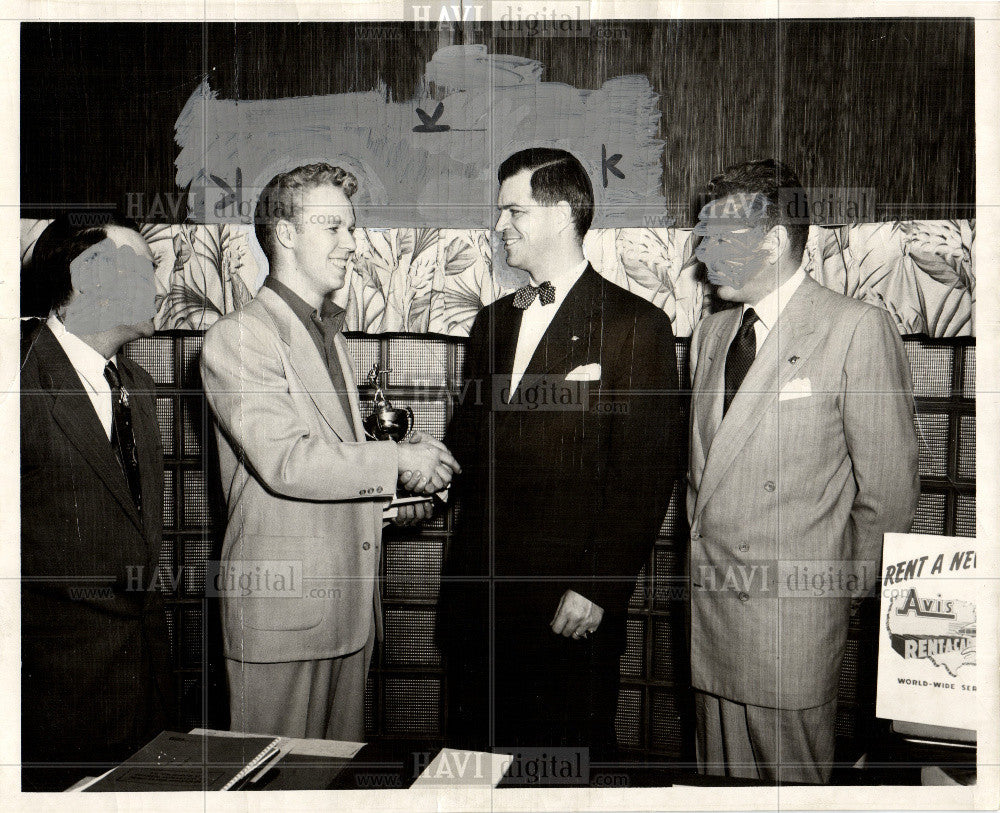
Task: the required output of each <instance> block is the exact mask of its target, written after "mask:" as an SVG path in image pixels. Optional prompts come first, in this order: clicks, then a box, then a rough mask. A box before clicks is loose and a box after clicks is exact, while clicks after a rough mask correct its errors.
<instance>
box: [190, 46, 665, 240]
mask: <svg viewBox="0 0 1000 813" xmlns="http://www.w3.org/2000/svg"><path fill="white" fill-rule="evenodd" d="M543 69H544V66H543V65H542V64H541V63H539V62H536V61H534V60H531V59H525V58H523V57H515V56H507V55H503V54H489V53H488V52H487V50H486V46H484V45H455V46H450V47H447V48H442V49H440V50H439V51H437V52H436V53H435V54H434V56H433V58H432V59H431V61H430V62H429V63H428V64H427V67H426V71H425V75H424V82H423V87H424V90H423V92H422V93H421V94H419V95H418V97H417V98H415V99H412V100H408V101H399V102H396V101H389V102H387V101H386V92H385V88H375V89H373V90H371V91H369V92H365V93H340V94H333V95H328V96H309V97H301V98H291V99H262V100H249V101H244V100H240V101H236V100H231V99H220V98H218V95H217V93H216V92H215V91H214V90H212V88H211V87H210V86H209V84H208V83H207V82H203V83H202V84H201V86H200V87H199V88H198V89H197V90H196V91H195V92H194V94H192V96H191V97H190V99H188V101H187V104H186V105H185V106H184V108H183V110H182V111H181V113H180V116H179V117H178V118H177V122H176V125H175V137H176V140H177V144H178V145H179V147H180V152H179V153H178V155H177V158H176V160H175V165H176V167H177V175H176V182H177V185H178V187H179V188H180V189H183V190H187V193H188V220H190V221H193V222H196V223H231V224H239V223H244V224H246V223H249V222H250V219H251V218H252V215H253V206H254V204H255V202H256V199H257V197H258V195H259V193H260V189H261V188H262V187H263V186H264V185H265V184H266V183H267V182H268V181H269V180H270V179H271V178H272V177H274V175H276V174H277V173H278V172H283V171H287V170H289V169H292V168H294V167H296V166H300V165H302V164H307V163H312V162H314V161H321V160H322V161H327V162H328V163H331V164H336V165H340V166H343V167H344V168H345V169H349V170H350V171H352V172H354V174H355V175H357V177H358V180H359V189H358V192H357V194H356V195H355V197H354V204H355V207H356V209H357V214H358V222H359V223H362V224H364V225H365V226H369V227H371V226H376V227H378V226H384V227H400V226H424V227H430V228H488V227H490V226H492V225H493V222H494V221H495V219H496V217H495V200H496V188H495V187H496V167H497V165H498V164H499V163H500V161H502V160H503V159H504V158H506V157H507V156H508V155H510V154H511V153H513V152H516V151H517V150H519V149H523V148H525V147H530V146H540V145H545V146H552V147H560V148H562V149H565V150H568V151H570V152H572V153H574V154H575V155H576V156H577V157H578V158H579V159H580V161H581V162H582V163H583V165H584V166H585V167H586V168H587V170H588V172H589V174H590V177H591V178H593V179H594V180H595V189H594V192H595V195H596V198H597V204H598V205H597V216H596V221H595V225H597V226H604V227H610V226H637V225H642V224H644V223H649V222H650V221H649V220H646V219H645V218H649V217H655V218H656V219H657V221H656V222H657V223H662V222H663V220H662V218H663V212H664V205H665V200H664V197H663V190H662V166H661V156H662V152H663V142H662V141H660V140H658V139H657V138H656V134H657V131H658V129H659V120H660V111H659V107H658V99H659V96H658V94H656V93H655V92H654V91H653V89H652V86H651V85H650V83H649V79H648V78H646V77H645V76H620V77H615V78H613V79H609V80H608V81H607V82H605V83H604V84H603V85H602V86H601V87H600V88H598V89H597V90H578V89H577V88H574V87H571V86H569V85H565V84H561V83H557V82H543V81H541V77H542V73H543ZM667 225H669V224H667Z"/></svg>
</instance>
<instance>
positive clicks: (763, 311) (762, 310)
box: [743, 258, 806, 330]
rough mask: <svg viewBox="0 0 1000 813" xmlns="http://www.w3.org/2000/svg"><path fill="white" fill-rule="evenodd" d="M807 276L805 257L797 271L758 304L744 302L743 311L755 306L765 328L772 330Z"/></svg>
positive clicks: (754, 309)
mask: <svg viewBox="0 0 1000 813" xmlns="http://www.w3.org/2000/svg"><path fill="white" fill-rule="evenodd" d="M805 278H806V269H805V259H804V258H803V260H802V264H801V265H800V266H799V267H798V268H797V269H796V271H795V273H794V274H792V275H791V276H790V277H789V278H788V279H786V280H785V281H784V282H783V283H781V285H779V286H778V287H777V288H775V289H774V290H773V291H771V293H769V294H768V295H767V296H765V297H764V298H763V299H761V300H760V301H759V302H758V303H757V304H756V305H749V304H746V303H744V305H743V313H746V312H747V309H748V308H753V311H754V313H756V314H757V318H758V319H759V320H760V323H761V324H762V325H763V326H764V328H765V329H766V330H771V328H773V327H774V325H775V323H776V322H777V321H778V317H779V316H781V312H782V311H783V310H784V309H785V305H787V304H788V300H789V299H791V298H792V294H794V293H795V292H796V291H797V290H798V289H799V286H800V285H801V284H802V282H803V280H805Z"/></svg>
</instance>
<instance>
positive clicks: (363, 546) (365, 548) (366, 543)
mask: <svg viewBox="0 0 1000 813" xmlns="http://www.w3.org/2000/svg"><path fill="white" fill-rule="evenodd" d="M371 546H372V545H371V542H365V543H364V544H363V545H362V546H361V549H362V550H368V549H369V548H370V547H371Z"/></svg>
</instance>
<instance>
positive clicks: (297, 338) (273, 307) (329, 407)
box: [257, 288, 357, 441]
mask: <svg viewBox="0 0 1000 813" xmlns="http://www.w3.org/2000/svg"><path fill="white" fill-rule="evenodd" d="M257 300H258V301H259V302H260V303H261V305H262V306H263V307H264V309H265V310H266V311H267V312H268V314H269V315H270V316H271V318H272V320H273V321H274V323H275V325H276V326H277V328H278V335H279V336H280V337H281V339H282V341H284V342H285V344H287V345H288V360H289V363H290V364H291V366H292V369H293V370H295V372H296V374H297V375H298V376H299V378H300V379H301V380H302V385H303V387H304V389H305V391H306V393H307V394H308V395H309V397H310V398H311V399H312V402H313V404H315V406H316V409H317V411H318V412H319V414H320V415H321V416H322V417H323V420H325V421H326V422H327V424H328V425H329V426H330V428H331V429H332V430H333V431H334V432H335V433H336V435H337V437H339V438H340V439H341V440H342V441H343V440H347V441H351V440H354V438H355V427H354V422H353V420H352V419H351V416H349V415H345V414H344V409H343V406H342V405H341V400H340V397H339V396H338V395H337V394H336V393H335V392H334V391H333V383H332V382H331V381H330V371H329V370H327V369H326V365H325V363H324V361H323V359H322V358H321V357H320V354H319V351H318V350H317V349H316V344H315V343H314V342H313V340H312V337H311V336H310V335H309V333H308V331H307V330H306V328H305V325H303V324H302V322H300V321H299V319H298V317H297V316H296V315H295V314H294V313H293V312H292V309H291V308H290V307H288V305H287V304H286V303H285V301H284V300H283V299H282V298H281V297H280V296H278V295H277V294H276V293H274V291H272V290H271V289H270V288H261V290H260V293H258V294H257ZM339 353H340V348H338V354H339ZM341 360H343V357H342V356H341ZM345 378H346V371H345ZM348 389H350V385H348ZM355 398H357V394H356V393H355Z"/></svg>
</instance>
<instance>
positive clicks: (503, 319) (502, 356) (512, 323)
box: [490, 302, 524, 393]
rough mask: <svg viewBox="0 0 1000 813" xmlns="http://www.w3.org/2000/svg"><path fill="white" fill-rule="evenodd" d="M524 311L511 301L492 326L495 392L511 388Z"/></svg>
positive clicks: (499, 313) (498, 314)
mask: <svg viewBox="0 0 1000 813" xmlns="http://www.w3.org/2000/svg"><path fill="white" fill-rule="evenodd" d="M523 316H524V311H523V310H521V309H520V308H515V307H514V306H513V304H512V303H511V302H508V303H507V304H506V311H503V312H499V310H498V313H497V320H496V322H495V323H494V324H493V325H492V326H491V327H492V331H493V335H492V337H491V339H490V341H491V344H492V345H493V369H492V371H491V373H492V374H493V387H494V391H495V392H498V393H499V392H503V391H505V390H508V389H509V388H510V379H511V373H512V372H513V370H514V355H515V354H516V353H517V337H518V334H519V333H520V332H521V318H522V317H523Z"/></svg>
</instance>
